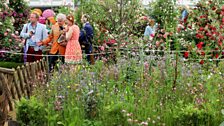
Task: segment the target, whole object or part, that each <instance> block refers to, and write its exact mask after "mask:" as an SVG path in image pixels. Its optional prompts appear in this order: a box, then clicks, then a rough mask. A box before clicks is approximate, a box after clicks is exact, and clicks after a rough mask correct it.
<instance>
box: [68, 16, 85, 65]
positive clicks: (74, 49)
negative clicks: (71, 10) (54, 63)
mask: <svg viewBox="0 0 224 126" xmlns="http://www.w3.org/2000/svg"><path fill="white" fill-rule="evenodd" d="M66 23H67V28H66V29H65V31H66V40H67V41H68V42H67V45H66V50H65V62H66V63H68V64H78V63H80V62H81V61H82V50H81V47H80V44H79V41H78V40H79V33H80V29H79V27H78V26H77V25H75V24H74V17H73V16H72V15H70V16H67V22H66Z"/></svg>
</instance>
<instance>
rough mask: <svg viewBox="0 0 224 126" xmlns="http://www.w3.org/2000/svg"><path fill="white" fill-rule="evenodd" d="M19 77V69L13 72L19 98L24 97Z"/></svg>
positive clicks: (14, 84)
mask: <svg viewBox="0 0 224 126" xmlns="http://www.w3.org/2000/svg"><path fill="white" fill-rule="evenodd" d="M18 79H19V77H18V72H17V71H15V72H14V74H13V80H14V81H13V82H14V83H13V82H12V84H13V86H15V88H16V95H17V96H18V98H19V99H20V98H21V97H22V95H21V89H20V82H19V80H18Z"/></svg>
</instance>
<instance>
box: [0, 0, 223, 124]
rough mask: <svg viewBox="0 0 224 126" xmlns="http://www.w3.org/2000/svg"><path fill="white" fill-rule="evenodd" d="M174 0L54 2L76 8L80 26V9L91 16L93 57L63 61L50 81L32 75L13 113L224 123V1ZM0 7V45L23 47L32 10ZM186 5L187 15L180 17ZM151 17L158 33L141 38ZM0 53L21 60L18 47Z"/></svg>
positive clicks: (25, 120) (23, 120) (37, 117)
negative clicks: (189, 0)
mask: <svg viewBox="0 0 224 126" xmlns="http://www.w3.org/2000/svg"><path fill="white" fill-rule="evenodd" d="M175 2H176V0H156V1H154V2H151V3H150V5H149V8H143V7H142V6H141V4H139V3H140V0H119V1H117V0H90V1H81V2H79V1H78V0H74V3H75V5H77V6H78V7H77V8H76V9H75V10H73V9H71V8H68V7H66V6H62V7H59V8H57V11H56V12H58V13H65V14H74V16H75V17H76V23H77V24H78V25H79V27H80V28H81V27H82V24H81V22H80V17H81V15H82V14H84V13H87V14H88V15H89V16H90V23H91V24H92V25H93V27H94V32H95V34H94V41H93V46H94V53H97V54H95V59H96V62H95V64H94V65H89V64H88V63H85V62H83V64H79V65H66V64H64V65H62V64H61V63H58V64H57V68H56V69H55V71H54V72H53V73H51V74H50V80H49V81H48V82H46V83H43V84H42V85H40V86H36V85H35V82H32V83H33V84H34V87H35V90H34V92H33V96H31V97H30V98H22V99H21V100H20V101H16V120H17V121H18V122H19V123H20V125H21V126H27V125H29V126H219V125H221V126H222V125H224V105H223V103H224V95H223V94H224V60H223V58H224V51H223V50H224V46H223V42H224V31H223V27H224V5H223V2H222V1H221V0H200V1H199V2H198V3H197V4H195V6H194V7H182V6H177V5H176V4H175ZM21 6H24V8H21ZM0 9H1V11H0V26H1V29H0V33H1V34H0V51H2V50H3V51H16V52H19V51H20V50H21V49H22V45H23V42H24V41H23V40H22V39H20V37H19V36H18V35H19V30H20V29H21V27H22V26H23V25H21V24H23V23H25V21H26V20H27V18H28V16H27V15H28V12H29V11H30V10H29V8H28V7H27V4H26V3H25V2H24V1H23V0H18V1H10V2H9V4H5V2H2V3H0ZM183 9H186V10H187V11H188V16H187V18H186V19H184V20H181V18H180V17H179V16H180V15H181V12H182V10H183ZM149 20H153V21H155V24H156V28H155V34H151V35H150V36H146V38H144V37H143V34H144V30H145V28H146V26H148V25H149ZM148 38H150V39H148ZM0 57H1V59H0V60H1V61H16V62H19V58H18V57H15V55H11V54H6V53H3V52H1V53H0ZM45 76H47V75H42V73H41V76H40V77H39V79H43V77H45ZM43 80H44V79H43Z"/></svg>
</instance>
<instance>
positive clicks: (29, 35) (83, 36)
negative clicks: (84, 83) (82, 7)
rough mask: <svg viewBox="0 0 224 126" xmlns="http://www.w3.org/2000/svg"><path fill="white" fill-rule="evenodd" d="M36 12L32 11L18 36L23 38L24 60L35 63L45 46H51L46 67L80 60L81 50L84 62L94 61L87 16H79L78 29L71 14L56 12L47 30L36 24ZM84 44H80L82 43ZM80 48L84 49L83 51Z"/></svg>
mask: <svg viewBox="0 0 224 126" xmlns="http://www.w3.org/2000/svg"><path fill="white" fill-rule="evenodd" d="M38 20H39V15H38V14H37V13H34V12H32V13H31V14H30V22H29V23H27V24H25V25H24V26H23V29H22V31H21V33H20V36H21V37H22V38H24V39H25V43H24V61H25V62H34V61H37V60H40V59H42V50H43V48H44V46H49V45H50V46H51V49H50V52H49V57H48V59H49V70H50V71H52V70H53V69H54V67H55V65H56V63H57V61H58V60H60V61H61V62H62V63H66V64H79V63H81V62H82V59H83V55H82V52H85V53H86V54H87V57H86V58H87V61H88V62H89V63H90V64H93V63H94V58H93V55H92V51H93V48H92V39H93V28H92V26H91V25H90V23H89V22H88V20H89V16H88V15H86V14H85V15H82V17H81V22H82V23H83V28H82V29H81V30H80V28H79V27H78V25H76V23H75V19H74V16H72V15H67V16H66V15H65V14H62V13H60V14H58V15H57V16H56V21H57V22H56V23H55V24H54V25H52V26H51V30H50V32H49V33H48V32H47V29H46V26H45V25H43V24H41V23H39V22H38ZM82 43H83V44H82ZM82 50H83V51H82Z"/></svg>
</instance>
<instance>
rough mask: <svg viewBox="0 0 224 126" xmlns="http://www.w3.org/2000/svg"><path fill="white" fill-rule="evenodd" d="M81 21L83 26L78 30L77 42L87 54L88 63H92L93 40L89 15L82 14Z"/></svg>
mask: <svg viewBox="0 0 224 126" xmlns="http://www.w3.org/2000/svg"><path fill="white" fill-rule="evenodd" d="M81 22H82V23H83V28H82V30H81V31H80V36H79V42H80V45H81V47H82V49H83V50H84V51H85V53H86V55H87V61H88V62H89V63H90V64H94V55H93V54H92V52H93V47H92V40H93V34H94V33H93V27H92V26H91V25H90V23H89V15H86V14H84V15H83V16H82V18H81Z"/></svg>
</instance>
